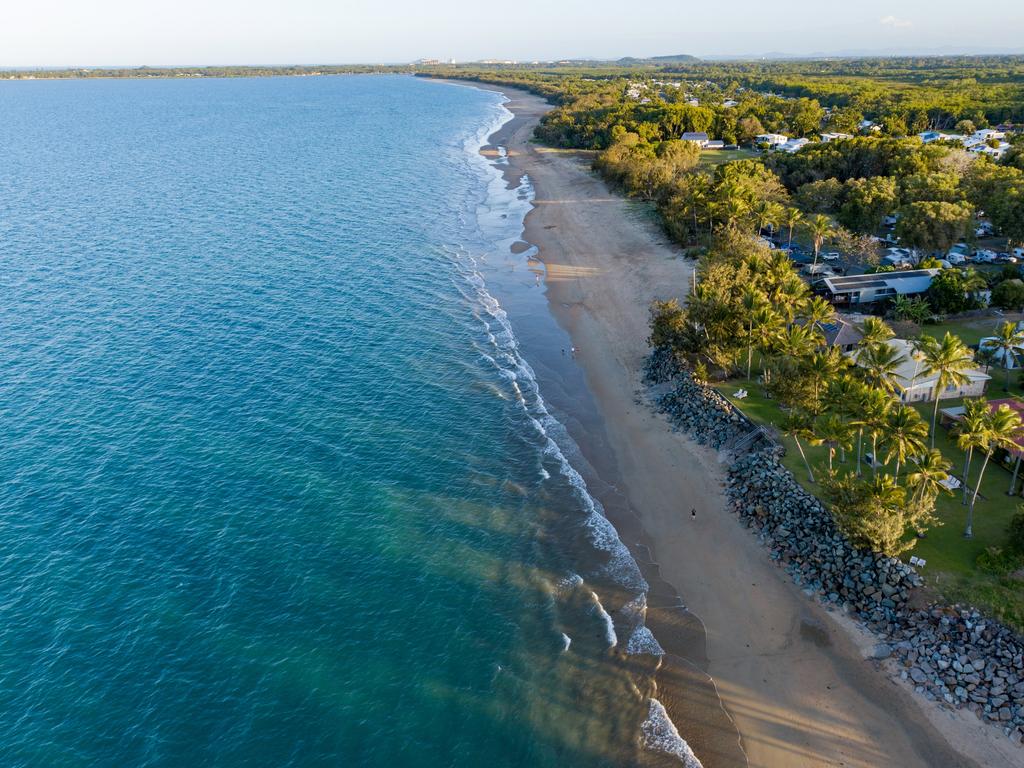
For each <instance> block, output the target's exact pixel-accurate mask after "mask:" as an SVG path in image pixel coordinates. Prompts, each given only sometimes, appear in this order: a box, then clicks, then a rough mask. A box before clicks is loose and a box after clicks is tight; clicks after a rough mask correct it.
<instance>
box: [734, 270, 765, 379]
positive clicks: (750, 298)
mask: <svg viewBox="0 0 1024 768" xmlns="http://www.w3.org/2000/svg"><path fill="white" fill-rule="evenodd" d="M766 301H767V300H766V299H765V296H764V294H763V293H761V292H760V291H759V290H757V289H756V288H754V287H753V286H747V289H746V290H745V291H743V296H742V298H741V299H740V307H742V309H743V316H744V317H745V318H746V320H747V378H748V379H749V378H750V369H751V367H753V365H754V338H755V337H754V316H755V315H756V314H757V312H758V310H760V309H761V308H762V307H764V306H765V303H766Z"/></svg>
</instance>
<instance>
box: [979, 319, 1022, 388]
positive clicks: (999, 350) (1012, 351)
mask: <svg viewBox="0 0 1024 768" xmlns="http://www.w3.org/2000/svg"><path fill="white" fill-rule="evenodd" d="M986 346H987V347H989V348H991V349H994V350H995V351H996V354H997V355H998V356H999V357H1002V359H1003V369H1004V370H1005V371H1006V377H1005V378H1004V379H1003V391H1004V392H1009V391H1010V369H1011V368H1014V367H1016V365H1017V354H1018V352H1019V349H1020V347H1021V346H1024V331H1019V330H1017V325H1016V323H1011V322H1005V323H1003V324H1002V325H1000V326H999V328H998V330H996V335H995V336H994V337H993V338H992V339H991V340H990V341H989V343H988V344H986Z"/></svg>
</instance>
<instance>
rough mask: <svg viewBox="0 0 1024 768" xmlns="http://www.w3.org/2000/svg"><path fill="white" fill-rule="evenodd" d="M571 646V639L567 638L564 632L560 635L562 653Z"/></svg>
mask: <svg viewBox="0 0 1024 768" xmlns="http://www.w3.org/2000/svg"><path fill="white" fill-rule="evenodd" d="M570 645H572V638H571V637H569V636H568V635H567V634H565V632H563V633H562V653H565V652H566V651H568V650H569V646H570Z"/></svg>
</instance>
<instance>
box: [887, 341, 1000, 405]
mask: <svg viewBox="0 0 1024 768" xmlns="http://www.w3.org/2000/svg"><path fill="white" fill-rule="evenodd" d="M885 343H886V344H887V345H888V346H890V347H891V348H892V349H893V350H895V351H896V352H897V353H899V355H900V357H901V358H902V362H901V363H900V365H899V366H898V367H897V368H896V371H895V375H894V376H893V378H892V383H893V386H894V387H895V388H896V396H897V397H899V399H900V400H901V401H902V402H904V403H920V402H930V401H932V400H934V399H935V382H936V381H938V378H939V377H938V375H937V374H934V373H933V374H929V373H927V372H926V370H927V369H926V367H925V364H924V361H923V360H922V359H920V358H919V357H917V356H916V353H915V352H914V348H913V346H911V344H910V342H909V341H907V340H906V339H889V341H887V342H885ZM964 374H965V375H966V376H967V383H965V384H961V385H953V386H949V387H946V388H945V389H943V390H942V391H941V392H939V399H940V400H944V399H946V400H948V399H950V398H958V397H980V396H981V395H983V394H985V387H986V386H988V382H989V380H990V379H991V378H992V377H991V376H989V375H988V374H986V373H984V372H982V371H980V370H978V369H976V368H971V369H969V370H966V371H964Z"/></svg>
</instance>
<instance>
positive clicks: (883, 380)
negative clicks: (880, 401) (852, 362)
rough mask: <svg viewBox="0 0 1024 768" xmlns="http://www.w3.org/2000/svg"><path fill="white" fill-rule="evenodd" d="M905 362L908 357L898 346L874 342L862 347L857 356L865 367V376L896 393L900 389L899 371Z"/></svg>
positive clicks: (858, 361)
mask: <svg viewBox="0 0 1024 768" xmlns="http://www.w3.org/2000/svg"><path fill="white" fill-rule="evenodd" d="M905 362H907V358H906V357H905V356H904V355H903V354H902V353H901V352H900V351H899V350H898V349H897V348H896V347H892V346H889V345H888V344H873V345H871V346H870V347H866V348H864V349H862V350H861V351H860V352H859V353H858V356H857V363H858V364H859V365H860V366H861V368H863V369H864V376H865V378H867V380H868V381H870V382H872V383H873V384H874V385H875V386H878V387H881V388H882V389H884V390H886V391H887V392H891V393H894V394H895V393H896V392H898V391H899V383H898V382H897V378H898V375H899V374H898V372H899V368H900V366H901V365H903V364H904V363H905Z"/></svg>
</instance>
